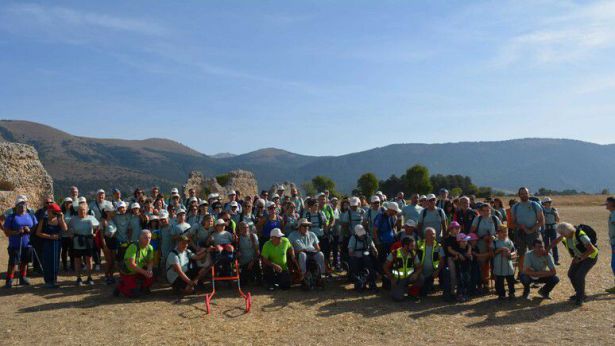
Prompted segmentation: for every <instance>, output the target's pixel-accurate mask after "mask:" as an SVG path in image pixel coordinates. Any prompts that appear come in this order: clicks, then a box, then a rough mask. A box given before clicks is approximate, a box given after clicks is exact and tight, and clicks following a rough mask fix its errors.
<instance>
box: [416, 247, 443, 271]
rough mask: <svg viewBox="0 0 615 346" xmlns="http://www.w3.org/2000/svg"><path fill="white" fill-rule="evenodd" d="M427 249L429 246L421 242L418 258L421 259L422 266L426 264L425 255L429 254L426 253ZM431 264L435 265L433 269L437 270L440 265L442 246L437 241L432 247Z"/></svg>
mask: <svg viewBox="0 0 615 346" xmlns="http://www.w3.org/2000/svg"><path fill="white" fill-rule="evenodd" d="M426 247H427V245H426V244H425V241H424V240H421V241H419V253H418V256H419V258H420V259H421V265H423V264H424V263H425V254H426V253H427V251H425V248H426ZM431 262H432V264H433V268H434V269H436V270H437V269H438V266H439V265H440V244H438V243H437V242H436V241H434V242H433V246H432V247H431Z"/></svg>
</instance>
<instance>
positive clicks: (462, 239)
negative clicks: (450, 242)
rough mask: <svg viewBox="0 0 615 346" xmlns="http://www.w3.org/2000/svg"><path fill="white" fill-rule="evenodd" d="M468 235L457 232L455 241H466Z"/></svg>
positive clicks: (468, 238)
mask: <svg viewBox="0 0 615 346" xmlns="http://www.w3.org/2000/svg"><path fill="white" fill-rule="evenodd" d="M468 240H470V237H468V236H467V235H466V234H465V233H459V234H457V241H468Z"/></svg>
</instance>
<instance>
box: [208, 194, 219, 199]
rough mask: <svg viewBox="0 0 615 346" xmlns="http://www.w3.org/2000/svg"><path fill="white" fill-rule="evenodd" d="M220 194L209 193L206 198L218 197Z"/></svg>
mask: <svg viewBox="0 0 615 346" xmlns="http://www.w3.org/2000/svg"><path fill="white" fill-rule="evenodd" d="M219 197H220V195H219V194H217V193H210V194H209V196H207V199H214V198H219Z"/></svg>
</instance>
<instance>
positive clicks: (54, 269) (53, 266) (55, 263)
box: [41, 239, 61, 284]
mask: <svg viewBox="0 0 615 346" xmlns="http://www.w3.org/2000/svg"><path fill="white" fill-rule="evenodd" d="M60 251H61V241H60V240H50V239H44V241H43V257H42V258H41V261H42V262H43V263H42V265H43V277H44V279H45V283H47V284H55V283H56V282H57V281H58V272H59V271H60Z"/></svg>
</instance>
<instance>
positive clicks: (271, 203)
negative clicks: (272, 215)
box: [265, 201, 275, 209]
mask: <svg viewBox="0 0 615 346" xmlns="http://www.w3.org/2000/svg"><path fill="white" fill-rule="evenodd" d="M274 205H275V203H273V202H271V201H267V202H266V203H265V208H267V209H269V208H271V207H272V206H274Z"/></svg>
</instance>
